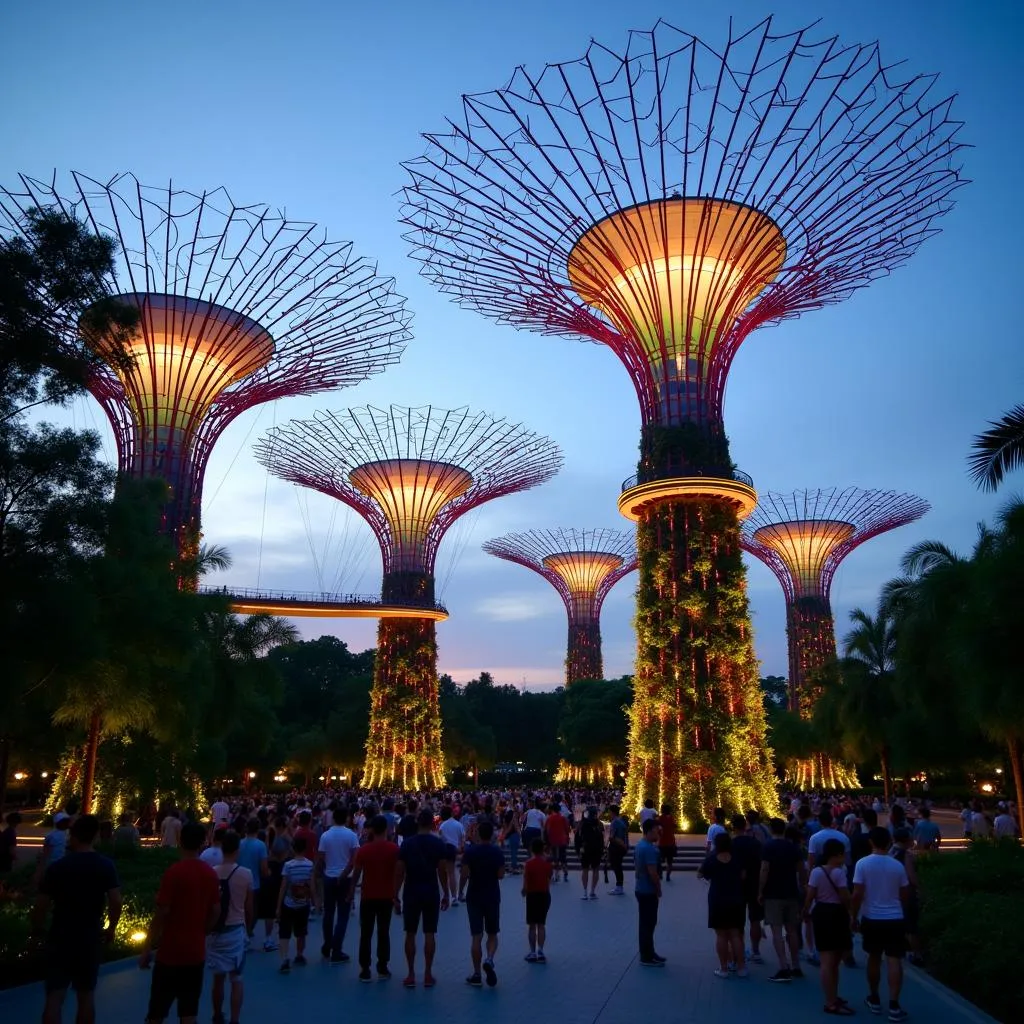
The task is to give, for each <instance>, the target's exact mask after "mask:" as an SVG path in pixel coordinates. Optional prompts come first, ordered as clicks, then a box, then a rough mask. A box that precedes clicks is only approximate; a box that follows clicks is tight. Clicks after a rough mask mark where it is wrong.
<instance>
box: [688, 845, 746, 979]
mask: <svg viewBox="0 0 1024 1024" xmlns="http://www.w3.org/2000/svg"><path fill="white" fill-rule="evenodd" d="M698 877H699V878H703V879H705V880H706V881H708V882H709V883H710V885H709V887H708V927H709V928H711V929H712V930H713V931H714V933H715V952H716V953H717V954H718V969H717V970H716V971H715V977H717V978H728V977H729V973H730V969H731V968H735V971H736V976H737V977H739V978H749V977H750V971H749V970H747V962H746V956H745V953H744V950H743V915H744V911H745V906H746V903H745V898H744V893H743V881H744V877H745V876H744V871H743V864H742V863H741V861H740V859H739V858H738V857H735V856H733V848H732V836H730V835H729V833H728V832H719V833H718V834H717V835H716V836H715V852H714V853H712V854H709V855H708V856H707V857H706V858H705V859H704V863H703V864H701V866H700V871H699V873H698Z"/></svg>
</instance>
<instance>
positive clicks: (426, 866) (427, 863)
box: [398, 832, 447, 900]
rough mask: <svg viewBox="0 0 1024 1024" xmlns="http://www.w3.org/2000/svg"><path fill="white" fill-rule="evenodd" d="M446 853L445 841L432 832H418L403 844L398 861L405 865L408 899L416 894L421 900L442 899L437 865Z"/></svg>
mask: <svg viewBox="0 0 1024 1024" xmlns="http://www.w3.org/2000/svg"><path fill="white" fill-rule="evenodd" d="M446 853H447V850H446V848H445V844H444V841H443V840H442V839H441V838H440V837H439V836H435V835H434V834H433V833H431V832H417V833H416V835H414V836H410V837H409V838H408V839H406V840H404V841H403V842H402V845H401V846H400V847H399V848H398V859H399V860H400V861H402V863H403V864H405V895H406V898H408V897H409V896H411V895H413V894H415V895H416V896H418V897H419V898H421V899H423V898H431V899H435V900H436V899H440V890H439V889H438V883H437V865H438V864H440V863H441V861H442V860H444V858H445V855H446Z"/></svg>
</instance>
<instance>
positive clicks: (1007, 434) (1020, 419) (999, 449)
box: [967, 405, 1024, 491]
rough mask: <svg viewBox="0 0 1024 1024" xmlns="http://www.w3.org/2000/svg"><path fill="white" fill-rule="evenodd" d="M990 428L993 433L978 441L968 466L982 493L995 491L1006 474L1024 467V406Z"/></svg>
mask: <svg viewBox="0 0 1024 1024" xmlns="http://www.w3.org/2000/svg"><path fill="white" fill-rule="evenodd" d="M989 425H990V427H991V429H990V430H986V431H985V432H984V433H983V434H979V435H978V436H977V437H976V438H975V439H974V443H973V444H972V445H971V449H972V451H971V454H970V456H968V459H967V465H968V469H969V472H970V476H971V479H972V480H973V481H974V482H975V483H976V484H977V485H978V486H979V487H980V488H981V489H982V490H985V491H994V490H995V489H996V488H997V487H998V486H999V485H1000V484H1001V483H1002V481H1003V476H1004V475H1005V474H1006V473H1010V472H1012V471H1013V470H1015V469H1018V468H1019V467H1020V466H1022V465H1024V405H1018V406H1015V407H1014V408H1013V409H1011V410H1010V411H1009V412H1008V413H1007V414H1006V415H1005V416H1003V417H1002V419H999V420H994V421H992V422H990V424H989Z"/></svg>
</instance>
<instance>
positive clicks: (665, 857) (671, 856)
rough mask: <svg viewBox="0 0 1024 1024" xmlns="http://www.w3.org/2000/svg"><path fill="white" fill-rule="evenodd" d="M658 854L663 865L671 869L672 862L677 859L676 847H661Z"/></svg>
mask: <svg viewBox="0 0 1024 1024" xmlns="http://www.w3.org/2000/svg"><path fill="white" fill-rule="evenodd" d="M658 853H659V854H660V856H661V863H662V864H664V865H666V866H667V867H671V866H672V861H674V860H675V859H676V848H675V847H674V846H659V847H658Z"/></svg>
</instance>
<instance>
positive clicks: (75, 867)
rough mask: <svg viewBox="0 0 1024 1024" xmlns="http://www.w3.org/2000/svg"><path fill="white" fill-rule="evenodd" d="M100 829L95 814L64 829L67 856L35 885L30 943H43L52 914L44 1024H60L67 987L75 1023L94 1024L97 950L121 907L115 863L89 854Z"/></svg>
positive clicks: (46, 952) (108, 939) (111, 934)
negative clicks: (73, 999)
mask: <svg viewBox="0 0 1024 1024" xmlns="http://www.w3.org/2000/svg"><path fill="white" fill-rule="evenodd" d="M99 830H100V822H99V818H97V817H96V815H94V814H83V815H82V816H81V817H80V818H77V819H75V821H74V824H72V825H71V827H70V829H66V832H67V839H68V843H67V852H64V853H63V855H62V856H61V857H60V858H59V859H58V860H56V861H54V862H53V863H51V864H50V865H49V866H48V867H47V868H46V871H45V873H44V874H43V877H42V879H40V882H39V894H38V895H37V896H36V901H35V904H34V905H33V907H32V913H31V917H30V927H31V929H32V931H31V935H30V937H29V941H30V942H31V943H38V942H40V941H42V934H43V928H44V927H45V924H46V918H47V915H48V914H49V912H50V911H51V910H52V911H53V917H52V919H51V921H50V927H49V931H48V932H47V934H46V939H45V946H44V957H45V974H44V979H43V980H44V985H45V989H46V1002H45V1004H44V1007H43V1024H60V1019H61V1011H62V1010H63V1008H64V1000H65V998H66V997H67V992H68V989H69V988H73V989H74V990H75V997H76V999H77V1001H78V1010H77V1014H76V1021H77V1024H94V1022H95V1020H96V1001H95V994H96V979H97V977H98V975H99V969H100V959H101V947H102V945H103V943H110V942H112V941H113V939H114V933H115V931H116V929H117V922H118V921H119V920H120V918H121V907H122V906H123V902H124V901H123V899H122V897H121V887H120V883H119V881H118V877H117V869H116V868H115V867H114V862H113V861H111V860H109V859H108V858H106V857H104V856H102V855H100V854H98V853H97V852H96V851H95V850H94V849H93V844H94V843H95V842H96V836H97V835H98V834H99ZM104 911H106V916H107V927H106V929H104V928H103V915H104Z"/></svg>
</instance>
